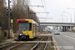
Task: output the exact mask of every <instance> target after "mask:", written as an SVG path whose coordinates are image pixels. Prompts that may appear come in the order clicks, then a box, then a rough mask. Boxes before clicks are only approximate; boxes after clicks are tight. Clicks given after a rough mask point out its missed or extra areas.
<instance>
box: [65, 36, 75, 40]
mask: <svg viewBox="0 0 75 50" xmlns="http://www.w3.org/2000/svg"><path fill="white" fill-rule="evenodd" d="M64 36H66V37H68V38H71V39H73V40H75V38H73V37H70V36H67V35H64Z"/></svg>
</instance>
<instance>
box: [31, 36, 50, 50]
mask: <svg viewBox="0 0 75 50" xmlns="http://www.w3.org/2000/svg"><path fill="white" fill-rule="evenodd" d="M48 39H49V37H43V38H42V39H41V40H40V41H42V40H46V41H48ZM40 41H39V42H38V43H37V44H36V45H35V46H34V47H32V48H31V49H30V50H41V49H37V48H39V47H38V46H40V47H41V45H42V46H45V47H42V50H46V48H47V45H48V43H47V42H46V43H45V44H40Z"/></svg>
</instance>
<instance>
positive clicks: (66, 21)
mask: <svg viewBox="0 0 75 50" xmlns="http://www.w3.org/2000/svg"><path fill="white" fill-rule="evenodd" d="M61 16H65V15H61ZM65 17H66V22H67V23H68V18H67V16H65Z"/></svg>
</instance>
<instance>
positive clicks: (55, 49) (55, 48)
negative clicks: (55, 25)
mask: <svg viewBox="0 0 75 50" xmlns="http://www.w3.org/2000/svg"><path fill="white" fill-rule="evenodd" d="M52 39H53V43H54V46H55V47H54V50H60V49H59V46H58V44H57V42H56V41H55V39H54V37H53V36H52Z"/></svg>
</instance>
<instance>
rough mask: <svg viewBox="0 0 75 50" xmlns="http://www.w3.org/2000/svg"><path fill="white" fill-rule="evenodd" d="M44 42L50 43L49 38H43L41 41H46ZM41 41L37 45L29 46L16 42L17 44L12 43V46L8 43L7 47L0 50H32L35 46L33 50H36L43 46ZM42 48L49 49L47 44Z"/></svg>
mask: <svg viewBox="0 0 75 50" xmlns="http://www.w3.org/2000/svg"><path fill="white" fill-rule="evenodd" d="M44 40H46V41H48V37H43V38H42V39H41V40H40V41H44ZM40 41H39V42H38V43H37V44H36V43H34V44H33V43H32V44H31V43H29V44H26V43H17V42H18V41H17V42H15V43H10V44H8V43H7V45H5V46H2V47H0V50H18V49H19V50H20V49H22V50H30V49H31V48H32V47H33V46H34V47H33V48H32V49H31V50H34V49H36V48H38V47H37V46H39V45H41V44H40ZM35 44H36V45H35ZM27 46H28V47H27ZM42 46H44V47H43V48H44V50H45V49H46V47H47V43H43V44H42ZM20 47H21V48H20ZM25 47H27V48H25ZM23 48H25V49H23Z"/></svg>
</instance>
